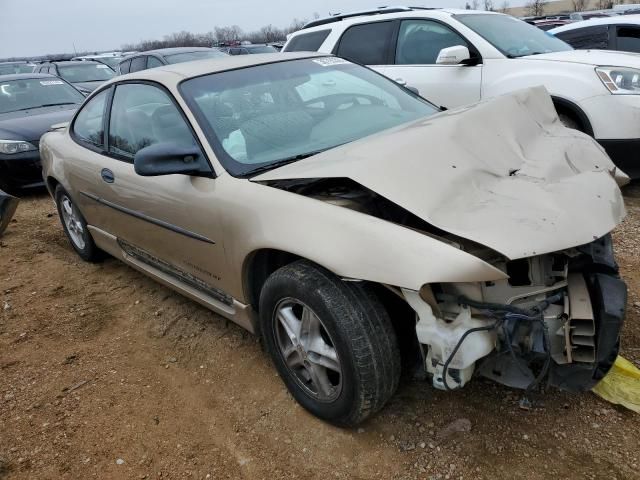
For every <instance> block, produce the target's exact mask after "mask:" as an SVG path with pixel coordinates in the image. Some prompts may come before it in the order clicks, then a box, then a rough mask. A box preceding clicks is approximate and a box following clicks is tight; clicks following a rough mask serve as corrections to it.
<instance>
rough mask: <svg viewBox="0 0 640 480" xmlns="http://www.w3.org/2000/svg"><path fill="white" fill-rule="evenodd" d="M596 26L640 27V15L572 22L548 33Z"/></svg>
mask: <svg viewBox="0 0 640 480" xmlns="http://www.w3.org/2000/svg"><path fill="white" fill-rule="evenodd" d="M596 25H640V15H619V16H615V17H597V18H590V19H589V20H582V21H580V22H573V23H569V24H567V25H563V26H561V27H556V28H552V29H551V30H549V32H550V33H558V32H566V31H569V30H575V29H576V28H584V27H593V26H596Z"/></svg>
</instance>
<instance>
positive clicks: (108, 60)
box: [96, 57, 122, 69]
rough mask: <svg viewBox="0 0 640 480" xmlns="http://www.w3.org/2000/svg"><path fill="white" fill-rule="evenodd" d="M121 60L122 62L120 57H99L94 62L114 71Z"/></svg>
mask: <svg viewBox="0 0 640 480" xmlns="http://www.w3.org/2000/svg"><path fill="white" fill-rule="evenodd" d="M121 60H122V57H100V58H99V59H97V60H96V61H97V62H102V63H104V64H106V65H109V66H110V67H111V68H113V69H115V68H116V66H117V65H118V64H119V63H120V61H121Z"/></svg>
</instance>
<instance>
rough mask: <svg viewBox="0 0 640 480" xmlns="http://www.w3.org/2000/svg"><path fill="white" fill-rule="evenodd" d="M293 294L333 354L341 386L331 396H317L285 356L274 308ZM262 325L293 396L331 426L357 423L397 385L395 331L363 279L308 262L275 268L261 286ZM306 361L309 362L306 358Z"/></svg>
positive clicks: (272, 352) (398, 369)
mask: <svg viewBox="0 0 640 480" xmlns="http://www.w3.org/2000/svg"><path fill="white" fill-rule="evenodd" d="M291 299H293V300H294V301H297V302H300V303H302V304H304V307H308V308H310V309H311V310H312V312H313V313H315V315H316V317H317V318H318V319H319V320H320V323H321V326H322V327H323V328H324V333H325V334H327V335H328V340H330V342H329V343H330V344H331V346H333V347H334V349H335V352H336V353H337V357H338V364H339V365H340V368H341V373H340V375H339V377H340V380H341V381H340V389H339V391H337V390H336V392H335V393H336V397H335V398H332V399H331V400H326V399H325V400H321V399H318V398H316V397H315V396H314V395H313V394H312V392H310V391H309V389H307V388H305V386H304V385H303V384H302V381H301V380H300V376H299V375H298V376H297V375H296V373H295V372H294V371H293V370H292V368H290V367H289V366H288V365H287V362H286V361H285V359H284V356H283V353H282V351H283V349H281V347H280V344H279V338H280V337H279V336H278V335H279V333H278V328H282V325H281V324H280V321H279V320H278V319H277V312H278V311H279V310H278V309H279V306H280V305H283V303H282V302H288V301H291ZM304 307H302V308H304ZM260 329H261V334H262V340H263V342H264V345H265V348H266V350H267V352H268V353H269V355H270V356H271V358H272V360H273V362H274V364H275V366H276V368H277V370H278V372H279V373H280V376H281V377H282V379H283V381H284V383H285V385H286V386H287V388H288V389H289V391H290V392H291V394H292V395H293V396H294V398H295V399H296V400H297V401H298V402H299V403H300V404H301V405H302V406H303V407H304V408H305V409H307V410H308V411H309V412H311V413H312V414H313V415H315V416H317V417H319V418H321V419H323V420H326V421H327V422H330V423H332V424H334V425H338V426H353V425H357V424H358V423H360V422H362V421H363V420H365V419H366V418H368V417H369V416H371V415H372V414H374V413H376V412H377V411H379V410H380V409H381V408H382V407H383V406H384V405H385V403H386V402H387V401H388V400H389V398H390V397H391V396H392V395H393V394H394V393H395V391H396V389H397V387H398V382H399V379H400V352H399V349H398V343H397V339H396V335H395V331H394V329H393V326H392V324H391V320H390V318H389V315H388V314H387V312H386V310H385V308H384V307H383V305H382V304H381V302H380V301H379V299H378V298H377V297H376V296H375V295H374V294H373V293H372V291H371V289H369V288H367V286H366V284H363V283H360V282H344V281H342V280H340V279H339V278H338V277H336V276H335V275H333V274H332V273H331V272H329V271H327V270H325V269H323V268H321V267H319V266H316V265H314V264H312V263H310V262H308V261H304V260H301V261H297V262H294V263H292V264H289V265H287V266H285V267H282V268H281V269H279V270H277V271H276V272H274V273H273V274H272V275H271V276H270V277H269V278H268V279H267V281H266V283H265V285H264V288H263V289H262V291H261V294H260ZM302 335H303V334H301V337H302ZM284 338H285V339H287V340H288V338H287V337H284ZM324 338H326V337H324ZM300 358H303V357H302V356H301V357H300ZM308 358H311V356H309V357H308ZM304 363H305V364H307V365H308V362H307V360H306V359H305V362H304ZM304 368H306V367H304ZM300 371H301V370H300Z"/></svg>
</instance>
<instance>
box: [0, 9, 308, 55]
mask: <svg viewBox="0 0 640 480" xmlns="http://www.w3.org/2000/svg"><path fill="white" fill-rule="evenodd" d="M313 18H314V19H316V18H319V15H318V14H317V13H314V14H313ZM307 22H308V20H305V19H297V18H294V19H293V21H292V22H291V23H290V24H289V25H288V26H287V27H284V28H279V27H276V26H274V25H265V26H264V27H262V28H260V29H258V30H252V31H248V32H245V31H244V30H243V29H242V28H240V27H239V26H238V25H232V26H227V27H215V28H214V29H213V30H212V31H210V32H207V33H191V32H186V31H182V32H176V33H172V34H169V35H165V36H164V37H163V38H162V39H160V40H157V39H156V40H142V41H140V42H136V43H126V44H124V45H121V46H120V50H121V51H124V52H130V51H141V52H142V51H146V50H155V49H157V48H171V47H212V46H214V45H217V44H220V43H236V42H241V41H245V40H246V41H249V42H251V43H272V42H280V41H284V40H286V38H287V35H288V34H290V33H292V32H296V31H298V30H300V29H301V28H302V27H303V26H304V25H305V23H307ZM98 53H101V52H97V51H83V52H74V53H69V52H66V53H49V54H46V55H40V56H30V57H11V58H4V59H0V61H18V60H36V61H45V60H53V59H55V60H63V59H64V60H68V59H70V58H72V57H75V56H81V55H93V54H98Z"/></svg>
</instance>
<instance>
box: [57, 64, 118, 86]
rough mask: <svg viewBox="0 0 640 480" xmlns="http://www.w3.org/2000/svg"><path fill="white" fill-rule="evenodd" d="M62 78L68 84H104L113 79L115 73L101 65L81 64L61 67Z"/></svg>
mask: <svg viewBox="0 0 640 480" xmlns="http://www.w3.org/2000/svg"><path fill="white" fill-rule="evenodd" d="M58 70H59V71H60V76H61V77H62V78H64V79H65V80H66V81H67V82H70V83H78V82H104V81H105V80H109V79H110V78H113V76H114V75H115V72H114V71H113V70H111V69H110V68H109V67H108V66H107V65H103V64H101V63H89V62H80V63H76V64H73V65H59V66H58Z"/></svg>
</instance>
